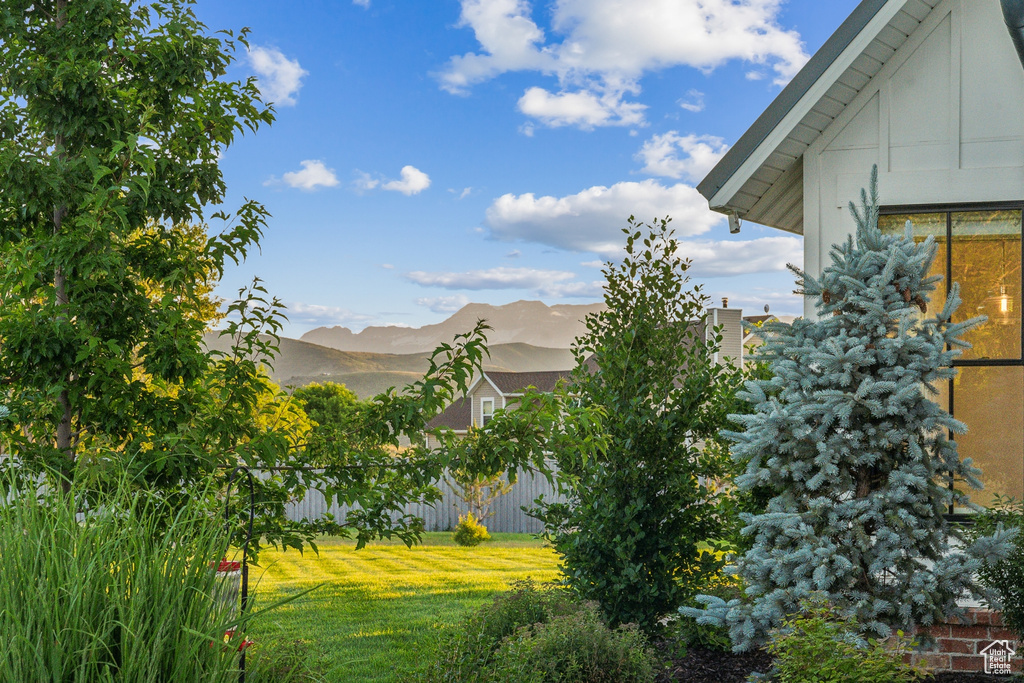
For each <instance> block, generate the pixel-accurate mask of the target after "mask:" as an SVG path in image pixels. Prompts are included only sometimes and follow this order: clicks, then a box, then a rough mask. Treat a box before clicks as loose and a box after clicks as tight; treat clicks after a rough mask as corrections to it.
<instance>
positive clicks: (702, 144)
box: [636, 130, 729, 182]
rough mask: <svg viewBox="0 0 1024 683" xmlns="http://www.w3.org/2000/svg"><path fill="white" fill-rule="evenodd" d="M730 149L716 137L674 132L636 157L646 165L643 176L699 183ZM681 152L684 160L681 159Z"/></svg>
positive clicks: (649, 144)
mask: <svg viewBox="0 0 1024 683" xmlns="http://www.w3.org/2000/svg"><path fill="white" fill-rule="evenodd" d="M728 149H729V145H727V144H725V140H723V139H722V138H719V137H715V136H713V135H679V133H678V132H676V131H674V130H671V131H669V132H667V133H665V134H664V135H655V136H654V137H652V138H651V139H650V140H648V141H647V142H645V143H644V146H643V147H642V148H641V149H640V151H639V152H638V153H637V155H636V158H637V160H638V161H643V162H644V168H643V172H644V173H647V174H649V175H657V176H664V177H667V178H676V179H679V178H686V179H687V180H691V181H693V182H698V181H700V180H701V178H703V177H704V176H706V175H707V174H708V172H709V171H710V170H711V169H712V168H714V167H715V164H717V163H718V161H719V159H721V158H722V157H723V156H724V155H725V153H726V152H727V151H728ZM680 152H682V154H683V156H680Z"/></svg>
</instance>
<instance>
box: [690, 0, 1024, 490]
mask: <svg viewBox="0 0 1024 683" xmlns="http://www.w3.org/2000/svg"><path fill="white" fill-rule="evenodd" d="M1022 65H1024V0H863V1H862V2H861V3H860V4H859V5H858V6H857V7H856V9H855V10H854V11H853V13H852V14H851V15H850V16H849V17H848V18H847V19H846V20H845V21H844V22H843V24H842V25H841V26H840V27H839V29H838V30H837V31H836V32H835V34H834V35H833V36H832V37H831V38H829V40H828V41H826V42H825V44H824V45H823V46H822V48H821V49H820V50H819V51H818V52H817V53H816V54H815V55H814V56H813V57H812V58H811V59H810V61H809V62H808V63H807V64H806V66H805V67H804V68H803V70H801V71H800V73H799V74H797V76H796V77H795V78H794V79H793V80H792V81H791V82H790V83H789V85H788V86H787V87H786V88H784V89H783V91H782V92H781V93H780V94H779V96H778V97H777V98H776V99H775V101H774V102H773V103H772V104H771V106H769V107H768V109H767V110H766V111H765V112H764V113H762V114H761V115H760V117H758V119H757V120H756V121H755V122H754V123H753V125H752V126H751V127H750V129H749V130H748V131H747V132H746V133H745V134H744V135H743V136H742V137H741V138H740V139H739V140H738V141H737V143H736V144H735V145H734V146H733V147H732V148H731V149H730V150H729V152H728V153H727V154H726V155H725V156H724V157H723V158H722V160H721V161H720V162H719V163H718V165H717V166H716V167H715V168H714V169H713V170H712V171H711V172H710V173H709V174H708V176H707V177H706V178H705V179H704V180H703V181H702V182H701V183H700V184H699V185H698V190H699V191H700V192H701V194H702V195H703V196H704V197H705V198H707V200H708V203H709V205H710V207H711V208H712V209H713V210H714V211H718V212H720V213H723V214H726V215H728V216H729V217H730V222H731V224H732V226H733V228H734V229H735V228H736V227H737V226H738V225H740V224H741V221H751V222H755V223H759V224H762V225H767V226H770V227H774V228H777V229H779V230H783V231H786V232H789V233H794V234H797V235H802V236H803V239H804V269H805V270H806V271H807V272H808V274H810V275H811V276H812V277H817V276H819V275H820V274H821V272H822V269H823V268H824V266H825V265H827V260H828V252H829V249H830V247H831V245H833V244H835V243H838V242H842V241H845V240H846V238H847V236H848V235H850V234H852V233H853V232H854V230H855V226H854V222H853V219H852V218H851V217H850V215H849V212H848V210H847V205H848V203H849V202H850V201H851V200H857V199H858V197H859V195H860V189H861V188H862V187H864V186H865V185H866V184H867V183H868V179H869V173H870V170H871V168H872V166H873V165H877V166H878V187H879V194H880V197H881V202H882V212H881V213H882V216H881V219H880V227H881V228H882V229H883V230H884V231H902V230H903V229H904V226H905V224H906V221H907V220H910V221H912V224H913V226H914V231H915V235H917V236H918V237H919V238H920V239H924V238H925V237H926V236H929V235H930V236H934V237H935V239H936V241H937V243H938V247H939V256H938V258H937V259H936V261H935V264H934V266H933V274H937V275H941V276H942V277H943V281H944V283H945V285H944V286H945V287H947V288H948V287H949V283H950V282H958V283H959V284H960V287H961V296H962V298H963V304H962V305H961V307H960V309H959V311H958V313H957V317H956V318H955V319H954V320H956V319H960V320H964V319H967V318H970V317H974V316H975V315H978V314H984V315H987V316H988V318H989V322H988V323H986V324H985V325H984V326H982V327H980V328H978V329H976V330H975V331H973V332H971V333H970V334H969V336H968V337H967V338H968V340H969V341H971V343H972V344H973V348H972V349H970V350H968V351H966V352H965V353H964V354H963V356H961V358H960V359H959V360H958V361H956V363H955V364H956V365H957V366H959V369H960V372H959V373H958V376H957V377H956V379H954V380H951V381H950V382H949V383H948V384H947V385H946V386H943V387H941V390H942V391H941V396H940V397H939V398H938V400H940V401H941V402H942V403H943V405H944V406H945V407H946V408H947V409H948V410H949V411H950V412H951V413H952V414H953V416H954V417H956V418H957V419H960V420H961V421H963V422H965V423H966V424H968V425H969V426H970V432H969V433H967V434H964V435H961V436H958V437H957V440H958V442H959V450H960V453H961V454H962V455H963V456H964V457H970V458H973V459H974V461H975V463H976V464H977V465H978V466H979V467H981V468H982V470H983V476H982V479H983V481H984V484H985V491H982V492H975V493H974V494H972V495H973V497H974V501H975V502H977V503H980V504H986V503H987V502H989V501H990V500H991V497H992V495H993V494H996V493H998V494H1003V495H1011V496H1015V497H1017V498H1018V499H1019V498H1022V497H1024V356H1022V326H1021V303H1022V302H1021V266H1022V251H1021V233H1022V212H1024V69H1022ZM935 298H936V300H937V301H935V302H932V304H931V306H932V310H931V311H930V312H934V311H935V309H936V307H937V306H941V303H942V302H941V301H939V299H941V298H943V297H938V296H937V297H935ZM804 310H805V315H807V316H813V315H815V311H814V305H813V302H811V301H807V302H805V309H804Z"/></svg>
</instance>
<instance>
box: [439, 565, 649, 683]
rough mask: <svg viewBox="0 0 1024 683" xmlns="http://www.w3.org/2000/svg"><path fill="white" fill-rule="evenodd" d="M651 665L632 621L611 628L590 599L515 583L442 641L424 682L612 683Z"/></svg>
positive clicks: (642, 674)
mask: <svg viewBox="0 0 1024 683" xmlns="http://www.w3.org/2000/svg"><path fill="white" fill-rule="evenodd" d="M653 670H654V663H653V655H652V654H651V653H650V651H649V650H647V648H646V641H645V640H644V637H643V635H642V634H640V633H639V632H638V631H637V630H636V628H635V626H632V625H630V626H624V627H620V628H619V629H617V630H614V631H613V630H610V629H609V628H608V627H607V626H606V625H605V624H604V622H603V621H602V620H601V617H600V614H599V612H598V610H597V606H596V604H594V603H592V602H588V603H579V602H576V601H575V600H574V599H573V598H572V597H571V596H570V595H569V594H568V593H567V592H566V591H564V590H562V589H560V588H548V589H538V588H537V587H536V586H534V584H533V583H532V582H530V581H519V582H516V583H513V584H512V589H511V590H510V591H508V592H506V593H502V594H500V595H498V596H495V598H494V600H493V601H492V602H491V603H490V604H488V605H484V606H483V607H481V608H480V609H479V610H477V612H476V613H474V614H473V616H472V617H470V618H469V619H468V620H467V621H466V622H465V623H464V624H463V625H462V626H460V627H459V628H458V629H457V630H456V631H455V632H454V633H453V634H452V635H451V636H449V637H448V638H447V639H446V640H445V641H444V642H442V643H441V644H440V646H439V647H438V654H437V656H436V659H435V661H434V662H432V663H431V664H430V665H429V668H428V670H427V671H426V673H425V674H424V676H423V677H422V680H425V681H428V682H430V683H440V682H442V681H444V682H446V683H459V682H465V683H468V682H470V681H472V682H473V683H489V682H492V683H499V682H500V683H504V682H505V681H516V682H517V683H518V682H519V681H527V682H533V681H567V682H572V681H595V682H604V681H607V682H609V683H610V682H613V681H623V682H625V681H648V680H653V673H652V672H653Z"/></svg>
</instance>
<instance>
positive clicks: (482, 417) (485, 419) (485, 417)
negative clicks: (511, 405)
mask: <svg viewBox="0 0 1024 683" xmlns="http://www.w3.org/2000/svg"><path fill="white" fill-rule="evenodd" d="M488 403H490V404H491V412H490V413H486V412H484V406H486V405H487V404H488ZM496 403H497V402H496V401H495V400H494V399H493V398H481V399H480V426H481V427H486V426H487V422H488V421H489V420H490V419H491V418H493V417H494V410H495V404H496Z"/></svg>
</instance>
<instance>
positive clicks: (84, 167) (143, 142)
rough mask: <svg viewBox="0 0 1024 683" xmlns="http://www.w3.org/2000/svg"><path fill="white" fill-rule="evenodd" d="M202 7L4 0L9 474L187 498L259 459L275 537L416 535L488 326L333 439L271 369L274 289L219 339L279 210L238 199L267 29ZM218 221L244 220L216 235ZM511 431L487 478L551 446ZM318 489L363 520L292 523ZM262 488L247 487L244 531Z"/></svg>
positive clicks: (470, 463) (1, 241)
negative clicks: (231, 176)
mask: <svg viewBox="0 0 1024 683" xmlns="http://www.w3.org/2000/svg"><path fill="white" fill-rule="evenodd" d="M194 6H195V0H164V1H162V2H151V3H142V2H138V1H137V0H74V1H73V2H72V1H70V0H42V1H39V0H10V1H7V2H4V3H0V44H2V46H3V48H2V49H0V171H2V173H3V175H4V189H3V192H0V378H2V381H3V387H4V396H3V403H5V404H6V405H7V407H8V408H9V409H10V411H11V416H10V419H9V420H7V421H5V422H4V423H3V426H2V428H3V432H2V434H0V438H2V441H3V449H4V457H3V458H0V469H6V470H8V471H9V472H10V473H11V474H12V475H15V476H16V475H32V474H34V473H38V472H45V473H47V474H48V475H50V476H52V477H54V478H55V479H56V480H58V481H60V482H61V483H62V484H63V485H65V486H68V485H69V483H70V482H71V481H72V480H73V479H79V480H85V481H87V482H90V483H91V484H92V485H93V486H94V487H99V488H102V487H103V486H104V485H106V484H107V483H109V482H110V481H112V480H114V477H113V476H112V474H113V473H115V472H116V473H118V474H119V476H120V474H123V473H124V472H125V470H127V472H128V474H129V475H130V477H131V480H132V481H134V482H136V485H138V486H144V487H148V488H150V489H152V491H153V492H154V494H155V495H159V496H162V497H164V498H165V499H166V500H167V501H168V502H169V503H171V506H170V507H171V508H172V509H173V508H174V503H175V501H180V502H183V501H184V500H185V499H187V498H189V497H191V496H193V495H195V494H194V489H195V487H196V486H197V484H198V483H199V482H205V481H206V480H208V478H209V477H210V476H211V474H215V473H217V472H220V473H221V474H223V473H224V472H226V471H231V470H232V469H233V468H234V467H236V466H239V465H242V466H245V467H248V468H249V469H251V470H254V471H258V472H259V473H260V476H259V477H258V478H257V479H256V489H257V490H256V503H257V508H258V512H259V515H258V521H257V525H256V528H255V532H256V539H257V547H258V545H259V543H262V542H264V541H266V542H270V543H275V544H282V545H286V546H291V547H297V548H300V547H302V546H303V545H304V544H306V543H309V542H311V541H312V539H313V538H314V537H315V535H316V534H318V533H321V532H324V531H332V532H337V533H354V534H355V535H356V536H357V538H358V541H359V544H360V545H362V544H364V543H365V542H366V541H367V540H369V539H371V538H375V537H377V536H381V535H396V536H398V537H400V538H402V539H403V540H405V541H407V542H413V541H414V540H415V539H416V538H417V536H418V533H419V532H420V531H421V530H422V520H417V519H416V518H414V517H411V516H408V515H403V514H401V510H402V508H404V507H405V505H407V504H408V503H409V502H414V501H431V500H436V499H437V498H438V495H439V494H438V492H437V489H436V487H435V486H434V484H436V483H437V482H438V481H440V480H441V477H442V476H443V473H444V471H445V470H446V468H448V467H449V466H450V465H452V464H453V460H452V458H457V457H459V455H460V451H459V450H458V449H454V450H453V451H452V455H451V456H449V455H448V454H447V453H448V452H447V451H445V452H443V453H434V452H431V451H428V450H427V449H425V448H423V447H422V443H421V441H422V434H423V431H424V430H425V429H426V425H427V422H428V421H429V420H430V419H431V418H432V417H433V416H434V415H436V414H437V413H439V412H440V411H441V410H442V409H443V408H444V406H445V405H446V404H447V403H448V402H450V401H451V400H452V399H453V398H454V397H455V396H456V395H457V394H458V393H459V392H462V391H465V389H466V388H467V383H468V381H469V379H470V378H471V377H472V376H473V374H474V373H475V372H478V371H479V369H480V362H481V359H482V357H483V354H484V353H485V349H486V347H485V338H484V331H485V327H484V326H483V325H480V326H478V327H477V328H476V329H474V330H472V331H470V332H468V333H467V334H465V335H462V336H461V337H459V338H458V339H457V340H456V341H455V342H454V343H453V344H444V345H442V346H441V347H440V348H439V349H437V351H436V352H435V354H434V355H433V356H432V358H431V361H430V364H429V368H428V371H427V373H426V374H425V376H424V377H423V379H421V380H419V381H417V382H415V383H413V384H412V385H410V386H408V387H406V388H405V390H403V391H401V392H399V391H396V390H394V389H392V390H389V391H387V392H385V393H384V394H381V395H380V396H378V397H376V398H375V399H374V400H373V401H371V402H369V403H368V404H367V405H366V406H365V409H364V410H362V411H360V419H359V420H358V421H357V424H355V425H354V426H353V428H352V430H350V432H349V433H346V434H345V435H344V438H341V439H336V440H334V441H332V442H331V443H330V447H327V442H323V443H324V447H322V448H315V447H314V446H316V443H315V439H313V438H312V437H311V440H310V442H307V443H298V440H297V436H299V434H300V433H301V429H300V430H299V431H296V427H299V426H301V424H302V421H303V420H305V419H306V418H305V416H304V415H303V414H302V411H301V409H300V408H299V406H298V403H297V402H295V401H292V400H291V399H290V398H289V397H287V396H285V395H283V394H282V393H281V392H279V391H278V390H277V389H276V387H274V386H272V385H271V383H269V381H268V380H267V378H266V375H265V373H263V372H262V370H261V363H262V362H263V361H264V360H265V359H270V358H273V356H274V354H275V353H276V351H277V348H276V344H277V338H276V334H277V333H278V332H279V331H280V327H281V315H282V311H281V308H282V307H281V305H280V303H279V302H278V301H277V300H276V299H273V298H272V297H270V296H269V295H268V294H267V292H266V291H265V290H264V289H263V288H262V286H261V285H260V283H259V282H258V281H257V282H255V283H254V284H253V286H252V287H250V288H246V289H243V290H242V291H241V292H240V293H239V298H238V300H236V301H235V302H233V303H232V304H230V305H229V306H228V308H227V310H226V312H225V315H226V318H225V329H224V330H223V334H225V335H227V336H228V337H229V338H230V339H231V341H232V348H231V351H230V352H229V353H218V352H208V351H207V350H206V348H205V347H204V345H203V343H202V338H203V333H204V331H205V330H207V329H208V326H209V323H210V321H211V319H213V318H215V317H216V316H217V315H219V313H215V312H214V309H212V308H211V303H212V301H211V298H210V292H211V289H212V287H213V286H214V285H215V284H216V283H217V282H218V281H219V279H220V277H221V275H222V274H223V271H224V268H225V267H226V266H227V265H228V264H229V262H238V261H240V260H241V259H243V258H244V257H245V255H246V253H247V251H248V250H249V249H251V248H254V247H256V246H258V240H259V238H260V236H261V233H262V230H263V229H264V227H265V224H266V220H267V217H268V216H267V213H266V211H265V210H264V208H263V206H262V205H260V204H259V203H258V202H255V201H246V202H245V203H244V204H242V206H241V207H240V208H238V209H237V210H236V211H235V212H234V213H232V214H228V213H226V212H224V211H222V210H219V207H220V206H221V205H222V203H223V201H224V199H225V191H226V188H225V184H224V180H223V177H222V174H221V171H220V169H219V167H218V160H219V158H220V157H221V154H222V152H223V150H224V149H225V148H226V147H227V146H228V145H230V144H231V143H232V142H233V141H234V139H235V136H236V135H238V134H240V133H243V132H245V131H252V132H255V131H257V130H258V129H259V128H261V127H262V126H264V125H267V124H269V123H270V122H271V121H272V120H273V111H272V109H271V108H270V107H269V106H268V105H266V104H265V103H264V102H262V101H261V99H260V96H259V91H258V89H257V87H256V83H255V81H254V80H253V79H251V78H250V79H248V80H244V81H237V80H230V79H229V78H228V77H227V71H228V67H229V66H230V65H231V64H232V63H233V62H234V61H235V59H236V54H237V52H236V51H237V50H238V49H239V47H240V46H245V44H246V42H245V41H246V32H245V31H242V32H240V33H238V34H233V33H231V32H224V31H221V32H216V33H214V32H210V31H209V30H208V29H207V27H206V26H204V25H203V24H202V23H201V22H199V21H198V19H197V18H196V15H195V12H194ZM209 222H215V223H216V225H215V226H214V229H216V228H217V227H218V226H221V225H222V226H223V229H222V230H221V232H219V233H216V234H212V235H209V236H205V235H202V234H200V229H199V228H197V227H196V226H204V228H205V226H206V225H207V224H208V223H209ZM544 408H545V409H547V408H551V406H544ZM557 414H558V413H557V412H556V413H554V415H556V416H557ZM538 415H539V413H538ZM535 417H537V416H535ZM537 420H539V421H540V422H542V423H544V424H548V423H551V422H553V421H554V420H555V418H547V417H544V418H543V419H542V418H541V417H537ZM493 431H494V433H495V434H500V435H503V436H509V435H512V436H513V437H514V439H515V440H514V441H512V442H509V443H505V444H502V445H501V446H499V447H497V448H496V449H494V450H493V451H492V453H491V454H490V455H488V456H487V457H484V458H475V459H469V460H467V461H466V463H465V464H464V466H466V467H470V468H478V471H480V472H483V473H484V474H486V473H487V471H488V470H490V471H491V472H493V471H498V470H500V469H504V468H505V467H508V466H509V465H508V464H507V462H512V463H521V464H524V463H526V462H528V461H530V460H531V459H532V458H534V457H535V456H534V453H540V452H542V446H543V442H542V440H541V437H542V436H543V430H542V429H541V428H539V427H537V426H536V425H533V426H531V425H530V424H528V423H527V422H525V421H523V422H517V423H516V424H515V425H512V424H504V425H496V426H495V427H494V429H493ZM448 436H449V435H442V437H444V438H448ZM314 437H315V435H314ZM403 437H409V438H410V439H411V440H412V442H413V447H411V448H400V446H399V443H400V440H402V438H403ZM496 439H497V437H495V441H496ZM537 457H540V456H537ZM542 460H543V459H542V457H541V461H542ZM455 464H459V463H455ZM310 466H313V467H314V468H315V469H314V470H312V471H311V470H309V469H308V468H309V467H310ZM460 466H461V465H460ZM311 488H316V489H319V490H322V491H324V493H325V494H326V495H327V496H328V498H329V499H330V500H332V501H336V502H339V503H353V504H358V505H356V507H355V508H354V509H353V510H352V512H350V513H348V515H347V516H346V518H345V519H343V520H326V521H309V520H307V521H305V522H298V523H291V522H287V520H286V517H285V514H284V511H285V506H286V504H287V503H288V501H289V500H292V499H294V498H296V497H301V496H302V495H304V494H305V492H306V491H308V490H309V489H311ZM220 495H223V491H222V492H221V493H220ZM243 499H244V496H239V495H233V497H232V500H236V501H239V502H238V505H236V508H235V512H236V514H237V519H238V521H239V528H241V527H243V526H244V524H243V520H244V510H243V507H242V504H241V501H242V500H243Z"/></svg>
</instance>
